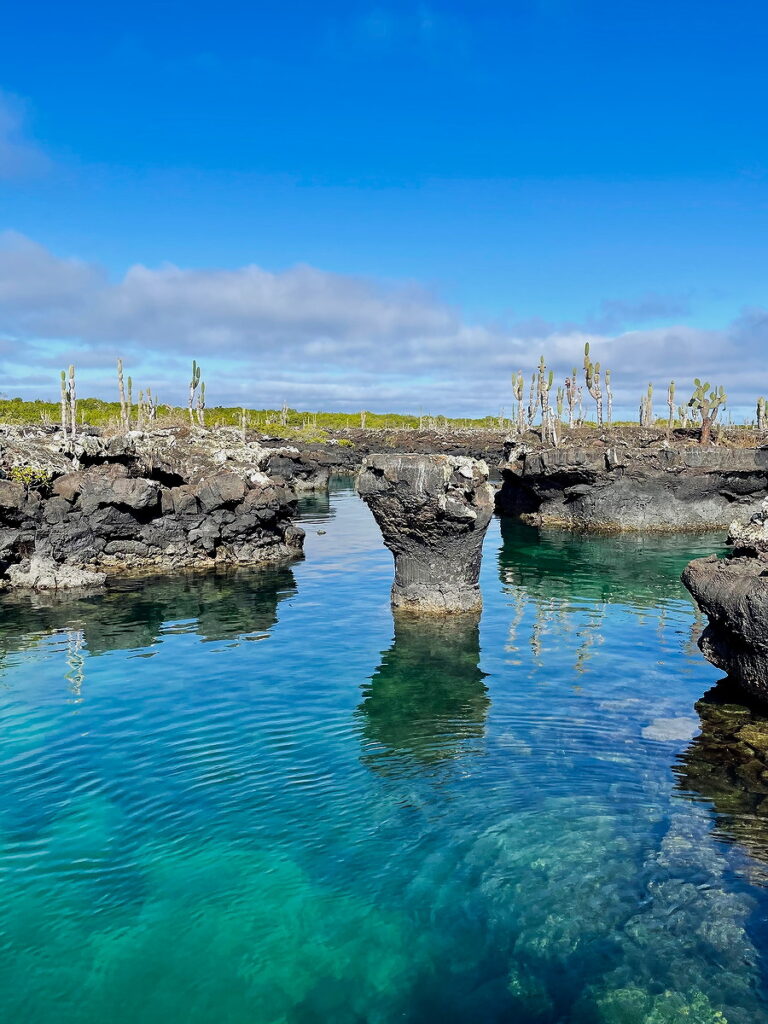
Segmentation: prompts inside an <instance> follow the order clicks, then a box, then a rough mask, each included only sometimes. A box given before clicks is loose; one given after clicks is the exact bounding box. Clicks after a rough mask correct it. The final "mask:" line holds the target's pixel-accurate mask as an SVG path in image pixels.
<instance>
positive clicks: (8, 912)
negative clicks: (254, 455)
mask: <svg viewBox="0 0 768 1024" xmlns="http://www.w3.org/2000/svg"><path fill="white" fill-rule="evenodd" d="M303 518H304V526H305V528H306V529H307V547H306V551H307V557H306V559H305V560H304V561H300V562H296V563H293V564H292V565H291V566H282V567H272V568H268V569H264V570H258V571H248V572H237V573H229V574H221V575H219V574H204V575H194V574H193V575H188V576H180V577H175V578H171V579H164V580H152V581H142V582H134V583H128V582H125V583H123V584H121V585H120V586H119V587H117V588H116V589H114V590H111V591H109V592H107V593H106V594H103V595H100V596H94V597H89V598H86V599H81V600H65V601H52V600H48V601H46V600H42V599H30V598H14V599H11V598H6V599H5V600H4V602H3V605H2V608H3V619H2V624H0V706H1V707H2V742H3V752H2V753H3V757H2V769H0V782H1V784H2V789H1V792H2V796H3V799H2V801H0V838H1V839H2V849H1V851H0V878H1V879H2V892H3V899H2V901H0V950H1V952H2V955H1V956H0V1020H3V1021H5V1020H8V1021H17V1022H34V1024H37V1022H44V1024H70V1022H73V1024H74V1022H77V1024H97V1022H98V1024H103V1022H105V1021H109V1022H111V1024H123V1022H125V1024H128V1022H131V1024H134V1022H136V1021H142V1022H147V1024H155V1022H157V1024H160V1022H162V1024H167V1022H169V1021H184V1022H191V1024H198V1022H199V1024H222V1022H226V1024H241V1022H243V1024H245V1022H248V1024H276V1022H280V1021H286V1022H296V1024H309V1022H339V1024H347V1022H349V1024H353V1022H354V1024H362V1022H374V1024H375V1022H381V1024H389V1022H395V1021H407V1022H414V1024H416V1022H419V1024H422V1022H431V1021H440V1022H443V1021H445V1022H454V1021H455V1022H459V1021H461V1022H465V1021H481V1022H485V1021H488V1022H495V1021H500V1022H501V1021H504V1022H509V1024H563V1022H574V1024H663V1022H667V1021H669V1022H673V1021H690V1022H692V1024H694V1022H695V1024H715V1022H719V1024H722V1022H723V1021H728V1022H729V1024H760V1022H767V1021H768V1009H767V1008H766V1007H767V1005H768V1004H766V996H765V991H764V986H765V980H766V958H765V953H766V950H767V949H768V934H767V928H766V923H767V922H768V901H767V900H766V895H765V889H764V888H763V882H764V879H765V872H764V870H763V867H762V865H763V861H765V863H768V846H767V845H764V843H763V841H762V839H761V836H762V835H763V834H764V833H765V829H763V830H762V831H760V830H756V829H753V830H751V831H750V833H749V842H742V841H740V840H741V839H742V837H743V836H744V832H743V830H742V831H739V829H738V828H735V827H733V826H732V824H731V825H727V826H724V825H723V820H722V819H723V815H724V811H727V810H728V809H729V808H732V807H733V806H734V805H737V806H738V807H742V806H748V807H749V809H750V813H754V810H755V807H756V806H758V805H759V799H758V798H753V797H752V796H750V797H749V799H748V800H747V801H746V804H744V801H743V800H742V802H741V803H739V800H740V798H741V793H740V789H743V788H744V787H745V786H746V785H747V782H745V778H746V777H747V776H745V775H744V773H743V772H742V773H741V774H739V773H735V774H734V773H731V774H730V775H729V776H728V778H727V787H730V788H729V790H728V792H731V793H732V792H733V790H734V789H735V790H736V795H735V796H733V795H732V796H731V798H730V802H728V803H727V805H726V804H724V803H723V798H722V794H721V792H720V790H721V789H722V788H723V787H724V786H725V785H726V784H725V783H722V784H720V783H719V785H720V789H718V791H717V793H715V794H714V795H713V792H712V789H711V785H710V783H711V780H712V777H713V776H712V772H711V771H710V767H709V765H710V762H711V749H712V746H713V743H711V742H710V743H709V745H708V746H707V747H706V751H707V752H708V753H707V754H706V757H705V758H704V760H706V762H707V763H706V766H705V767H706V776H707V779H708V780H710V781H709V782H708V783H707V785H705V784H703V783H702V782H700V780H701V779H702V778H703V770H702V769H701V768H699V770H698V771H697V770H696V766H697V765H701V764H702V756H703V755H702V754H701V750H702V749H703V748H702V746H701V744H702V739H701V737H700V736H698V737H697V734H698V733H699V731H700V721H699V715H698V713H697V712H696V710H695V708H694V704H695V703H696V701H697V700H698V699H699V698H700V697H701V696H702V695H703V694H704V693H705V691H707V690H709V689H710V688H711V687H712V685H713V684H714V683H715V682H716V680H717V673H716V672H715V670H713V669H712V668H711V667H710V666H708V665H707V664H706V662H705V661H704V660H703V658H702V657H701V655H700V654H699V652H698V650H697V649H696V646H695V638H696V636H697V634H698V632H699V629H700V623H697V621H696V617H695V613H694V609H693V606H692V604H691V602H690V600H689V599H688V597H687V595H686V594H685V592H684V591H683V589H682V587H681V586H680V584H679V582H678V578H679V573H680V571H681V569H682V567H683V565H684V564H685V563H686V561H687V560H688V559H689V558H690V557H692V556H694V555H696V554H700V553H704V552H709V551H710V550H711V549H712V544H713V540H712V538H706V537H704V538H690V537H688V538H650V537H647V538H638V537H628V538H613V539H612V538H583V537H578V536H572V535H569V534H564V533H560V532H548V531H544V532H541V533H540V532H538V531H536V530H533V529H530V528H526V527H523V526H518V525H513V524H511V523H507V522H505V523H503V524H500V523H498V522H495V523H493V524H492V526H491V529H490V531H489V535H488V539H487V542H486V548H485V556H484V562H483V576H482V588H483V596H484V601H485V608H484V612H483V615H482V618H481V619H480V620H479V621H477V620H475V619H472V618H464V617H460V618H458V619H455V620H452V621H451V622H450V623H446V622H440V621H430V620H425V621H414V620H412V619H409V618H407V617H405V618H402V617H398V618H397V620H394V621H393V617H392V613H391V611H390V608H389V586H390V583H391V573H392V565H391V557H390V555H389V553H388V552H387V551H386V550H385V549H384V548H383V547H382V545H381V541H380V537H379V534H378V530H377V528H376V526H375V524H374V523H373V520H372V518H371V517H370V514H369V513H368V511H367V509H366V508H365V507H364V506H363V505H362V504H361V503H360V502H359V501H358V500H357V499H356V497H355V496H354V493H353V491H352V489H351V485H350V484H349V483H344V482H340V483H337V484H336V485H335V486H334V488H333V489H332V493H331V495H330V499H328V497H326V496H324V495H317V496H313V497H311V498H307V499H305V500H304V501H303ZM717 742H718V743H720V742H721V739H720V738H719V734H718V739H717ZM707 758H708V759H709V760H707ZM745 771H746V769H745ZM707 786H709V787H710V788H709V789H708V788H707ZM767 792H768V790H767ZM718 801H719V802H718Z"/></svg>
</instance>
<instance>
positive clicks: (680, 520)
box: [496, 441, 768, 532]
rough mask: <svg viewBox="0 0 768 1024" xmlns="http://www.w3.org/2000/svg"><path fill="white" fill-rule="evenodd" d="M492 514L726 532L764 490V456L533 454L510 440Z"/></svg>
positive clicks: (720, 452) (675, 450)
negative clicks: (739, 513) (495, 512)
mask: <svg viewBox="0 0 768 1024" xmlns="http://www.w3.org/2000/svg"><path fill="white" fill-rule="evenodd" d="M499 468H500V471H501V475H502V481H503V483H502V487H501V490H500V491H499V493H498V495H497V502H496V504H497V510H498V511H499V512H500V513H501V514H502V515H520V516H522V517H523V518H524V519H526V521H528V522H532V523H534V524H535V525H552V526H563V527H567V528H571V529H584V530H609V531H620V530H657V531H669V532H677V531H684V530H706V529H717V528H724V527H726V526H727V525H728V524H729V523H730V522H731V520H732V519H733V516H734V512H735V511H737V510H741V513H742V514H749V512H751V511H754V510H756V509H757V508H758V507H759V504H760V502H761V501H762V500H763V499H764V498H765V496H766V492H767V491H768V449H753V448H752V449H725V448H714V447H713V448H700V447H690V448H684V447H666V448H662V447H656V448H652V449H642V448H629V447H625V446H615V447H610V446H604V447H602V448H601V447H594V446H593V447H589V448H587V447H563V448H559V449H555V448H552V449H544V450H538V451H537V450H533V449H531V448H530V447H529V446H525V445H521V444H518V443H516V442H514V441H510V442H509V443H508V444H507V446H506V450H505V460H504V461H503V462H502V463H501V465H500V467H499Z"/></svg>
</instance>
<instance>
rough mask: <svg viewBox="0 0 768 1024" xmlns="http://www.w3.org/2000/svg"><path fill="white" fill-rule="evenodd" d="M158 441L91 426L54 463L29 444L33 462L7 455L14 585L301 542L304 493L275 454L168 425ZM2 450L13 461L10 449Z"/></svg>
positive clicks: (6, 510)
mask: <svg viewBox="0 0 768 1024" xmlns="http://www.w3.org/2000/svg"><path fill="white" fill-rule="evenodd" d="M151 440H152V439H151V438H149V436H148V435H146V436H145V435H141V436H136V437H131V436H130V435H127V436H126V437H119V438H114V439H110V440H109V442H108V443H104V444H102V441H101V439H100V438H95V439H94V438H89V437H87V436H85V437H83V438H81V439H78V442H77V443H78V445H79V446H80V448H82V450H80V449H78V451H77V452H74V453H73V452H69V456H71V457H67V456H65V455H62V453H61V452H53V453H52V457H51V459H50V460H49V461H48V462H47V463H46V462H45V459H44V456H43V454H41V451H40V450H39V449H35V448H34V447H31V448H30V449H28V451H27V457H28V458H29V464H28V465H26V466H24V467H20V466H19V463H18V462H12V463H11V464H10V465H9V464H8V461H6V462H5V463H4V467H3V468H4V471H5V472H6V474H7V475H9V476H11V477H12V479H0V572H3V573H6V574H7V576H8V582H9V584H10V585H11V586H12V587H29V588H32V589H62V588H64V587H66V586H88V585H94V583H95V582H97V581H96V579H95V578H94V576H93V575H90V576H89V577H82V576H77V575H74V576H73V572H74V570H78V571H79V572H85V573H90V574H93V573H97V574H98V573H102V574H103V573H104V572H108V573H115V572H121V571H127V570H142V571H147V570H155V571H158V572H167V571H169V570H175V569H180V568H186V567H206V566H213V565H249V564H257V563H260V562H267V561H275V560H276V559H282V558H287V557H291V556H295V555H296V554H298V553H299V552H300V550H301V547H302V543H303V537H304V534H303V531H302V530H300V529H299V528H298V527H296V526H294V525H293V523H292V521H291V518H292V516H293V514H294V512H295V509H296V495H295V492H294V490H293V489H292V488H291V487H290V486H289V485H288V484H287V483H286V481H285V479H284V478H283V477H280V476H270V475H269V473H268V472H267V470H268V469H269V462H270V460H271V458H272V455H271V454H269V453H267V454H264V453H263V452H261V450H260V449H259V450H256V449H257V448H258V446H243V447H237V446H236V445H233V446H230V447H227V446H226V445H219V447H216V445H215V444H214V445H213V446H212V447H208V448H205V449H198V448H197V447H196V445H195V443H192V442H189V443H187V440H188V439H187V440H185V439H184V438H180V437H176V436H175V435H172V434H171V432H162V437H160V438H157V439H156V442H157V443H156V444H153V443H151ZM91 441H96V442H99V445H101V447H99V445H96V444H92V445H90V447H89V442H91ZM86 448H88V451H86V450H85V449H86ZM2 454H3V456H4V457H5V458H6V460H7V459H8V457H9V452H8V449H7V448H6V449H4V450H3V453H2ZM62 459H64V461H63V462H62V461H61V460H62ZM78 466H80V467H83V466H84V467H85V468H76V467H78ZM6 467H7V468H6ZM73 579H77V580H79V581H80V582H74V583H73V582H72V580H73ZM85 579H88V581H89V582H87V583H86V582H83V580H85Z"/></svg>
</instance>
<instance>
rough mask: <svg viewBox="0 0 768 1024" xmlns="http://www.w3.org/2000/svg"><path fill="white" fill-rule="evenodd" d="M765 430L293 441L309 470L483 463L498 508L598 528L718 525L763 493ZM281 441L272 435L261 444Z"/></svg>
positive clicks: (755, 503) (405, 434)
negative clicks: (405, 462)
mask: <svg viewBox="0 0 768 1024" xmlns="http://www.w3.org/2000/svg"><path fill="white" fill-rule="evenodd" d="M766 440H767V439H766V437H765V435H764V434H761V433H758V432H756V431H749V430H746V429H744V430H741V431H740V432H738V433H737V432H735V431H734V432H733V436H730V435H726V434H725V432H721V436H720V437H719V439H718V441H717V443H715V444H712V445H707V446H701V445H700V444H699V443H698V433H697V431H695V430H675V431H674V432H673V433H672V435H671V436H670V437H668V436H667V433H666V431H664V430H659V429H655V428H638V427H614V428H606V429H605V430H596V429H590V428H580V429H574V430H572V431H565V432H564V433H563V435H562V437H561V438H560V440H559V443H558V445H557V447H555V446H553V445H552V444H549V443H546V442H545V441H543V440H542V438H541V436H540V435H539V433H538V432H536V431H528V432H527V433H525V434H524V435H522V436H515V437H513V438H510V437H508V435H507V432H506V431H501V430H498V431H497V430H489V431H413V430H410V431H394V430H393V431H363V430H345V431H336V432H335V433H334V434H333V436H329V438H328V439H327V440H326V441H325V442H322V443H321V442H314V443H310V444H307V443H302V442H300V443H299V448H300V453H301V460H302V461H303V463H304V464H305V465H306V466H307V467H309V468H308V469H307V470H306V472H308V473H312V472H314V473H316V474H317V475H318V476H319V475H322V474H323V473H332V474H339V473H342V474H348V475H354V474H356V473H357V472H359V470H360V468H361V466H362V465H363V463H364V461H365V459H366V458H367V457H368V456H371V455H380V454H383V455H390V454H391V455H410V454H417V455H450V456H464V457H469V458H473V459H477V460H481V461H484V462H485V463H487V465H488V466H489V467H490V470H491V474H490V478H491V480H495V481H497V482H500V489H499V491H498V494H497V497H496V512H497V513H498V514H500V515H502V516H514V517H519V518H521V519H522V520H523V521H525V522H529V523H531V524H533V525H536V526H552V527H558V528H565V529H576V530H585V531H589V530H594V531H597V532H625V531H652V532H670V533H677V532H686V531H708V530H724V529H726V528H727V527H728V525H729V523H730V522H731V521H732V520H733V518H734V516H736V515H739V516H748V515H749V514H751V513H752V512H754V511H756V510H757V508H759V506H760V503H761V501H762V499H763V498H764V497H765V496H766V494H768V445H767V444H766ZM262 443H264V444H275V445H277V444H279V443H284V442H280V441H279V439H276V438H273V439H268V440H266V441H262Z"/></svg>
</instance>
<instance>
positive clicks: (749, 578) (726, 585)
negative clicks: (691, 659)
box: [683, 501, 768, 701]
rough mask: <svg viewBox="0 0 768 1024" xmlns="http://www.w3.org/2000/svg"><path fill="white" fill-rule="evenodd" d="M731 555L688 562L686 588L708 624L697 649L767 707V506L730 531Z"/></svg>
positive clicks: (736, 524) (765, 504)
mask: <svg viewBox="0 0 768 1024" xmlns="http://www.w3.org/2000/svg"><path fill="white" fill-rule="evenodd" d="M729 540H730V541H731V543H732V544H733V552H732V553H731V554H729V555H728V557H726V558H717V556H716V555H710V556H709V557H708V558H697V559H695V560H694V561H693V562H690V563H689V564H688V565H687V566H686V568H685V570H684V572H683V583H684V584H685V586H686V587H687V588H688V590H689V591H690V592H691V594H692V595H693V597H694V599H695V600H696V603H697V604H698V606H699V607H700V608H701V610H702V611H703V612H704V613H705V614H706V616H707V618H708V619H709V624H708V625H707V628H706V629H705V630H704V632H703V633H702V635H701V638H700V640H699V647H700V648H701V650H702V652H703V654H704V656H705V657H706V658H707V659H708V660H709V661H711V662H712V664H713V665H716V666H717V667H718V668H720V669H722V670H723V671H724V672H727V673H728V674H729V675H730V676H732V677H734V678H735V679H737V680H738V681H739V683H740V685H741V686H742V687H743V688H744V689H745V690H746V691H747V692H748V693H750V694H752V695H753V696H754V697H757V698H758V699H760V700H762V701H768V501H766V502H764V504H763V506H762V508H761V509H760V510H759V511H758V512H756V513H755V515H753V516H752V517H751V519H750V520H749V521H748V522H747V523H744V524H740V523H738V522H734V523H732V524H731V527H730V530H729Z"/></svg>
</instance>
